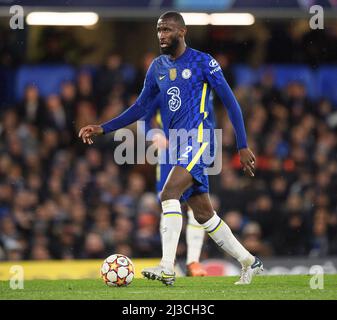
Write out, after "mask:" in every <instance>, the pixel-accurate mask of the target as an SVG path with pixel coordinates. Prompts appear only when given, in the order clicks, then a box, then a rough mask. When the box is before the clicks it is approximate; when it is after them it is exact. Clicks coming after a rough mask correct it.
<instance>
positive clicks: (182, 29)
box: [180, 27, 187, 37]
mask: <svg viewBox="0 0 337 320" xmlns="http://www.w3.org/2000/svg"><path fill="white" fill-rule="evenodd" d="M186 33H187V29H186V28H185V27H182V28H180V35H181V36H182V37H185V36H186Z"/></svg>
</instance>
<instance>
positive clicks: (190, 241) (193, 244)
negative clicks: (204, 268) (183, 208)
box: [186, 208, 205, 264]
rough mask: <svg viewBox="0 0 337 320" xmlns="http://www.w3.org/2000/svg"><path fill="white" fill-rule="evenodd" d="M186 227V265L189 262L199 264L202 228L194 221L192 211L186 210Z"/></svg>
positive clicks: (203, 233)
mask: <svg viewBox="0 0 337 320" xmlns="http://www.w3.org/2000/svg"><path fill="white" fill-rule="evenodd" d="M187 216H188V221H187V227H186V244H187V259H186V264H190V263H191V262H199V259H200V253H201V248H202V244H203V242H204V237H205V231H204V228H203V227H202V226H201V225H200V224H199V223H198V221H197V220H195V218H194V216H193V211H192V210H191V209H190V208H189V209H188V210H187Z"/></svg>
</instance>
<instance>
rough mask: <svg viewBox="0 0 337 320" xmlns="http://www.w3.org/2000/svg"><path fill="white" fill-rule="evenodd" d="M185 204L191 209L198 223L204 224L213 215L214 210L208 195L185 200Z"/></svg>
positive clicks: (202, 194)
mask: <svg viewBox="0 0 337 320" xmlns="http://www.w3.org/2000/svg"><path fill="white" fill-rule="evenodd" d="M187 204H188V205H189V206H190V207H191V209H192V211H193V214H194V218H195V219H196V220H197V221H198V222H199V223H205V222H206V221H208V220H209V219H210V218H212V217H213V215H214V209H213V206H212V203H211V200H210V198H209V194H208V193H200V194H196V195H193V196H191V197H190V198H188V199H187Z"/></svg>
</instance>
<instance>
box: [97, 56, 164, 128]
mask: <svg viewBox="0 0 337 320" xmlns="http://www.w3.org/2000/svg"><path fill="white" fill-rule="evenodd" d="M154 69H155V65H154V62H152V64H151V66H150V68H149V70H148V71H147V74H146V77H145V81H144V86H143V90H142V92H141V93H140V95H139V96H138V98H137V100H136V102H135V103H134V104H133V105H132V106H131V107H129V108H128V109H127V110H125V111H124V112H123V113H122V114H121V115H120V116H118V117H116V118H114V119H112V120H110V121H107V122H105V123H103V124H101V127H102V128H103V132H104V134H106V133H109V132H112V131H115V130H118V129H120V128H124V127H126V126H128V125H129V124H131V123H133V122H135V121H137V120H139V119H140V118H142V117H143V116H145V115H146V113H147V111H148V108H149V106H150V105H151V102H152V101H153V100H154V99H155V97H156V95H157V94H158V92H159V88H158V86H157V83H156V80H155V73H154Z"/></svg>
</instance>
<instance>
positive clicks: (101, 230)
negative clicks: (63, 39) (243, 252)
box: [0, 53, 337, 260]
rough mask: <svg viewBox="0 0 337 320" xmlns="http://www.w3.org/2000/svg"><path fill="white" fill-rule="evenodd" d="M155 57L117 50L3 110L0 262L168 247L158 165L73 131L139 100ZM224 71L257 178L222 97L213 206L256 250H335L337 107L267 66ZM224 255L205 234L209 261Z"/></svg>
mask: <svg viewBox="0 0 337 320" xmlns="http://www.w3.org/2000/svg"><path fill="white" fill-rule="evenodd" d="M153 57H154V54H152V53H148V54H146V55H145V57H144V58H143V61H142V64H141V65H140V66H139V67H138V68H137V67H135V66H131V65H127V64H126V63H124V62H123V60H122V58H121V56H120V55H118V54H116V53H112V54H111V55H109V57H108V58H107V60H106V63H105V64H104V65H102V66H101V67H100V68H99V70H98V71H97V72H96V73H93V72H90V71H88V70H79V71H78V74H77V78H76V80H75V81H73V82H71V81H68V82H65V83H63V84H62V86H61V88H60V93H59V94H57V93H55V94H53V95H50V96H47V97H41V95H40V93H39V88H37V87H35V86H34V85H28V86H27V88H26V91H25V97H24V99H23V100H22V101H20V102H19V103H17V104H16V105H13V106H11V107H10V108H7V109H2V110H1V114H0V117H1V124H0V260H20V259H35V260H43V259H74V258H75V259H86V258H105V257H106V256H108V255H109V254H111V253H115V252H118V253H122V254H125V255H127V256H130V257H159V256H160V255H161V241H160V234H159V222H160V205H159V203H158V200H157V196H156V193H155V187H154V186H155V167H154V166H151V165H148V164H145V165H122V166H121V165H117V164H116V163H115V162H114V158H113V150H114V148H116V146H117V143H116V142H114V141H113V139H112V136H111V135H106V136H103V137H100V138H99V139H96V141H95V143H94V144H93V145H92V146H87V145H84V144H83V143H82V142H81V141H80V140H79V139H78V136H77V135H78V131H79V128H80V127H82V126H84V125H86V124H90V123H101V122H103V121H106V120H109V119H111V118H112V117H115V116H117V115H118V114H120V113H121V112H122V111H123V110H124V109H125V108H126V107H127V106H129V105H130V104H131V103H132V102H133V101H134V100H135V98H136V97H137V94H138V93H139V92H140V90H141V87H142V84H143V79H144V74H145V71H146V70H147V68H148V66H149V63H150V62H151V61H152V59H153ZM217 58H218V60H219V61H221V60H222V59H221V55H218V56H217ZM224 60H225V59H224ZM224 73H225V76H227V75H228V77H229V78H230V79H231V83H232V85H233V89H234V92H235V94H236V96H237V98H238V100H239V102H240V105H241V107H242V110H243V113H244V116H245V123H246V129H247V134H248V138H249V146H250V148H251V149H252V150H253V151H254V152H255V154H256V156H257V171H256V176H255V178H254V179H251V178H248V177H246V176H244V174H243V172H242V170H241V168H240V161H239V159H238V155H237V152H236V147H235V146H236V143H235V137H234V134H233V129H232V127H231V123H230V121H229V120H228V117H227V115H226V112H225V109H224V108H223V106H222V105H221V104H220V103H219V102H218V101H217V100H216V101H215V110H216V114H217V117H216V119H217V127H219V128H223V158H222V172H221V174H220V175H217V176H211V177H210V183H211V196H212V202H213V205H214V207H215V210H216V211H217V212H218V214H219V215H220V216H221V217H223V219H224V220H225V221H226V222H227V224H228V225H229V226H230V227H231V229H232V230H233V233H234V234H235V235H236V236H237V237H238V238H239V240H240V241H242V243H243V244H244V246H246V247H247V249H249V250H250V251H251V252H252V253H254V254H257V255H259V256H262V257H263V256H274V255H276V256H281V255H302V256H312V257H320V256H327V255H333V254H337V197H336V190H337V135H336V131H337V109H336V108H335V107H336V106H333V105H332V104H331V103H330V102H329V101H328V100H320V101H311V100H310V99H309V98H308V95H307V91H306V88H305V87H304V86H303V85H302V84H301V83H289V84H288V85H287V86H286V87H285V88H284V89H283V90H278V89H276V87H275V86H274V79H273V76H272V75H271V74H266V75H265V77H263V79H262V81H261V82H260V83H256V84H255V85H254V86H252V87H237V86H236V85H235V79H234V78H233V75H232V74H231V73H230V70H229V69H228V70H227V68H225V66H224ZM130 128H131V129H133V130H134V126H131V127H130ZM185 223H186V219H185ZM184 230H185V228H183V232H182V236H181V241H180V244H179V248H178V258H181V259H184V258H185V255H186V244H185V231H184ZM221 256H223V253H222V252H221V251H219V250H218V249H217V247H216V246H215V245H214V244H213V242H212V241H211V240H210V239H208V238H207V236H205V243H204V247H203V251H202V259H206V258H211V257H221Z"/></svg>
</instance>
